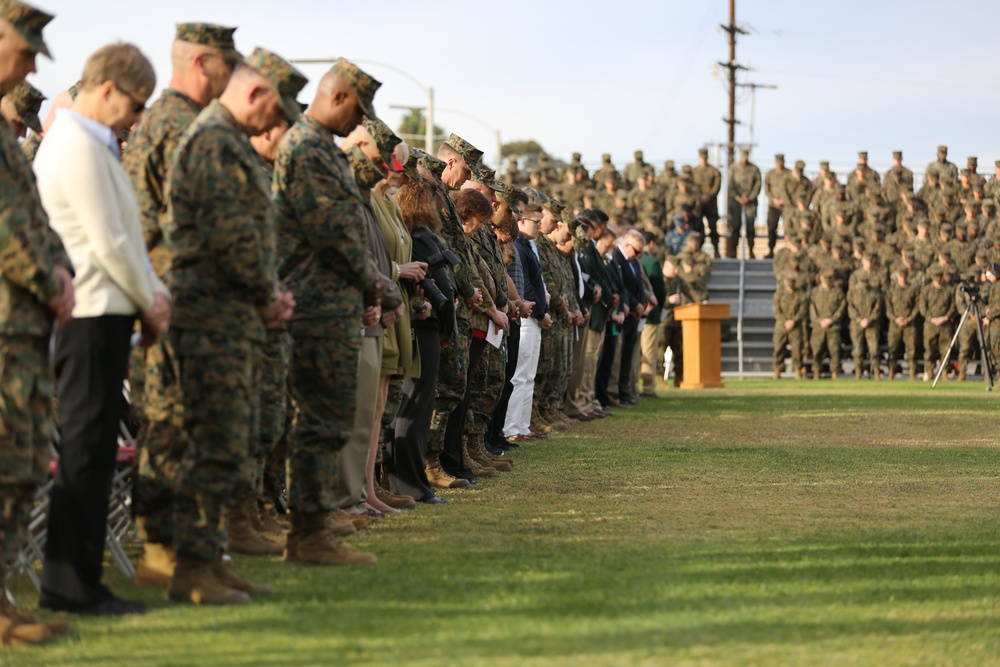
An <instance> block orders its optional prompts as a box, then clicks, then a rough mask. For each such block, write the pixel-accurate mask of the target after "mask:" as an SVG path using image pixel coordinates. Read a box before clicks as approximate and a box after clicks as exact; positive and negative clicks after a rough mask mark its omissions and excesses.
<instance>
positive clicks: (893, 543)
mask: <svg viewBox="0 0 1000 667" xmlns="http://www.w3.org/2000/svg"><path fill="white" fill-rule="evenodd" d="M998 401H1000V395H996V396H994V395H992V394H987V393H985V392H984V391H983V388H982V385H981V384H975V383H963V384H961V385H958V384H956V383H945V384H944V385H943V386H939V388H938V389H936V390H934V391H933V392H932V391H931V390H930V386H929V384H927V383H908V382H896V383H887V382H881V383H877V382H870V381H869V382H855V381H840V382H835V383H831V382H829V381H822V382H816V381H807V382H793V381H790V380H787V381H783V382H764V381H747V382H742V383H741V382H729V383H728V386H727V388H726V389H724V390H717V391H704V392H680V391H677V390H671V391H669V392H665V393H664V395H663V397H662V398H660V399H655V400H645V401H643V402H642V403H641V404H640V405H638V406H635V407H633V408H631V409H628V410H619V411H617V414H616V416H615V417H613V418H610V419H605V420H600V421H595V422H591V423H589V424H582V425H578V426H577V427H576V428H575V429H573V430H571V431H570V432H568V433H566V434H561V435H558V436H555V437H552V438H550V439H549V440H546V441H541V442H537V443H533V444H528V445H526V446H523V447H521V448H520V449H517V450H514V454H513V456H514V457H515V458H516V459H517V466H516V468H515V469H514V470H513V471H512V472H510V473H506V474H504V475H502V476H500V477H499V478H494V479H492V480H484V481H482V482H480V483H479V484H478V485H477V486H476V487H475V488H474V490H472V491H466V492H461V491H455V492H448V493H446V494H445V495H446V496H447V497H449V498H451V499H452V500H453V501H454V502H453V503H452V504H450V505H446V506H439V507H434V508H429V507H420V508H419V509H417V510H415V511H413V512H410V513H407V514H405V515H404V516H399V517H394V518H391V519H388V520H385V521H383V522H382V523H380V524H379V525H377V526H375V527H374V528H373V529H371V530H368V531H365V532H364V533H363V534H362V535H360V536H357V537H355V538H352V540H351V543H353V544H356V545H357V546H359V547H362V548H366V549H370V550H372V551H374V552H376V553H377V554H378V555H379V558H380V562H379V564H378V565H377V566H375V567H373V568H368V569H309V568H305V567H292V566H286V565H284V564H282V563H281V562H280V560H279V559H264V558H248V557H240V558H239V559H238V561H237V566H238V571H240V572H242V573H244V574H245V575H247V576H249V577H250V578H254V579H258V580H261V581H268V582H270V583H273V584H274V585H275V587H276V588H277V589H278V594H277V595H276V596H274V597H273V598H270V599H264V600H258V601H255V602H254V604H253V605H252V606H249V607H244V608H226V609H218V608H196V607H192V606H178V605H172V604H167V603H165V602H163V601H162V594H160V593H158V592H155V591H146V590H136V589H134V588H133V587H132V586H131V584H129V583H127V582H123V581H122V580H121V579H120V577H119V576H118V574H117V572H116V571H111V570H109V575H108V579H109V580H110V582H111V584H112V587H113V588H114V589H116V590H117V591H118V592H119V593H120V594H124V595H126V596H138V597H141V598H143V599H145V600H147V601H148V602H150V604H151V605H152V609H151V611H150V613H149V614H147V615H146V616H144V617H137V618H131V619H127V620H105V619H86V618H84V619H77V618H72V619H71V621H72V622H73V624H74V629H75V633H74V635H73V636H72V637H70V638H68V639H65V640H63V641H61V642H60V643H58V644H55V645H54V646H51V647H46V648H43V649H32V650H23V649H22V650H11V651H7V652H0V664H5V665H48V666H55V665H88V666H92V667H97V666H98V665H122V666H124V665H145V664H156V665H191V666H195V665H197V666H199V667H202V666H206V665H260V666H272V665H276V666H281V665H441V664H449V665H451V664H454V665H510V666H522V665H539V666H541V665H544V666H546V667H549V666H552V665H566V666H570V665H572V666H589V665H991V664H1000V599H998V590H1000V450H998V448H997V442H998V440H1000V432H998V431H1000V429H998V427H997V424H998V420H997V415H998V412H1000V405H998V403H997V402H998ZM19 583H22V584H23V583H24V580H22V581H20V582H19ZM19 591H20V592H21V593H22V596H21V597H22V600H23V601H25V603H26V606H33V605H34V599H35V598H34V596H33V595H31V594H30V589H29V588H27V587H25V588H22V589H19Z"/></svg>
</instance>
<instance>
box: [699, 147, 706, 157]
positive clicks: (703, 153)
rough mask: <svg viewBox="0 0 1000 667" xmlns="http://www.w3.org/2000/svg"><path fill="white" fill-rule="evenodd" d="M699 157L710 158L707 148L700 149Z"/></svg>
mask: <svg viewBox="0 0 1000 667" xmlns="http://www.w3.org/2000/svg"><path fill="white" fill-rule="evenodd" d="M698 157H708V149H707V148H699V149H698Z"/></svg>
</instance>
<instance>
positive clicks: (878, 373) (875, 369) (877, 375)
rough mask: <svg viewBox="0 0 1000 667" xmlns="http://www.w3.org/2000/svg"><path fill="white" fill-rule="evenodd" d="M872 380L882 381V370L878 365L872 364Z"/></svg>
mask: <svg viewBox="0 0 1000 667" xmlns="http://www.w3.org/2000/svg"><path fill="white" fill-rule="evenodd" d="M872 378H874V379H876V380H880V379H882V368H881V367H880V366H879V365H878V364H872Z"/></svg>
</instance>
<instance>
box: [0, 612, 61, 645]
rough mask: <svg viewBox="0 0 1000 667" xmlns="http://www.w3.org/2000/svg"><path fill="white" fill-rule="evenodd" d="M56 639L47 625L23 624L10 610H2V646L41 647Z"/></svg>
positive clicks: (0, 641)
mask: <svg viewBox="0 0 1000 667" xmlns="http://www.w3.org/2000/svg"><path fill="white" fill-rule="evenodd" d="M54 637H55V635H54V634H53V632H52V631H51V630H50V629H49V627H48V625H46V624H45V623H40V622H39V623H22V622H21V621H20V619H18V618H17V617H16V616H15V615H13V614H11V613H10V612H9V611H8V610H6V609H4V610H0V646H39V645H41V644H46V643H48V642H50V641H52V639H53V638H54Z"/></svg>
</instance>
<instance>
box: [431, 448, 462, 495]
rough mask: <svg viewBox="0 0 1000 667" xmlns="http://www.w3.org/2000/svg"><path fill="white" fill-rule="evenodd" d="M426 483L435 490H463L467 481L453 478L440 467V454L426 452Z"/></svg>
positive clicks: (437, 452)
mask: <svg viewBox="0 0 1000 667" xmlns="http://www.w3.org/2000/svg"><path fill="white" fill-rule="evenodd" d="M427 481H428V482H429V483H430V485H431V486H433V487H434V488H435V489H465V488H468V487H469V486H470V485H469V481H468V480H465V479H459V478H458V477H453V476H452V475H449V474H448V473H447V472H445V470H444V468H442V467H441V452H439V451H428V452H427Z"/></svg>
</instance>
